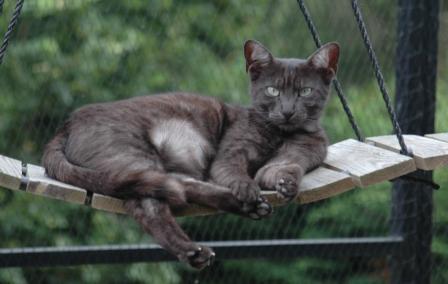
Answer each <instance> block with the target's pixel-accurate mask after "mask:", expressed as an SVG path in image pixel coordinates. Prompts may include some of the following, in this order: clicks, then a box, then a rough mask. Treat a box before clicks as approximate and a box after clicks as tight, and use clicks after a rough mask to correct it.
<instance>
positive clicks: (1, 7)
mask: <svg viewBox="0 0 448 284" xmlns="http://www.w3.org/2000/svg"><path fill="white" fill-rule="evenodd" d="M2 12H3V0H0V15H1V14H2Z"/></svg>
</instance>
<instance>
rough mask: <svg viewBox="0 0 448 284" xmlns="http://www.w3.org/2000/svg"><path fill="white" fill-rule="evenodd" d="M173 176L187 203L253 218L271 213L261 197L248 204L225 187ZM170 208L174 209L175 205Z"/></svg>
mask: <svg viewBox="0 0 448 284" xmlns="http://www.w3.org/2000/svg"><path fill="white" fill-rule="evenodd" d="M175 178H176V179H177V180H178V182H180V183H181V185H182V188H183V191H184V194H185V198H186V200H187V202H189V203H195V204H198V205H203V206H207V207H211V208H214V209H217V210H221V211H225V212H229V213H234V214H238V215H241V216H244V217H249V218H251V219H254V220H259V219H262V218H265V217H267V216H269V215H270V214H271V213H272V207H271V205H270V204H269V203H268V202H267V201H266V200H265V199H264V198H263V197H260V198H258V200H257V202H255V203H253V204H250V205H248V204H247V203H244V202H241V201H239V200H238V199H237V198H236V197H235V195H234V194H233V193H232V191H231V189H229V188H227V187H222V186H219V185H216V184H213V183H210V182H204V181H200V180H196V179H193V178H190V177H183V176H175ZM172 208H173V209H174V210H175V207H172Z"/></svg>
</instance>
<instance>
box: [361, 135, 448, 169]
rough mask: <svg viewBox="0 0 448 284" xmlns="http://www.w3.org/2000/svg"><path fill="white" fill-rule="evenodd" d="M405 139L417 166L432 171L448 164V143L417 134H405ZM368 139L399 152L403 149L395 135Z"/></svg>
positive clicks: (379, 145) (378, 145)
mask: <svg viewBox="0 0 448 284" xmlns="http://www.w3.org/2000/svg"><path fill="white" fill-rule="evenodd" d="M403 139H404V142H405V143H406V146H407V147H408V148H409V150H411V151H412V154H413V158H414V160H415V165H416V166H417V168H419V169H422V170H427V171H430V170H434V169H436V168H438V167H440V166H444V165H447V164H448V143H445V142H442V141H438V140H435V139H430V138H425V137H422V136H417V135H403ZM367 141H369V142H373V143H374V145H375V146H377V147H381V148H384V149H388V150H391V151H394V152H397V153H398V152H400V150H401V148H400V145H399V144H398V140H397V137H396V136H395V135H386V136H377V137H370V138H367Z"/></svg>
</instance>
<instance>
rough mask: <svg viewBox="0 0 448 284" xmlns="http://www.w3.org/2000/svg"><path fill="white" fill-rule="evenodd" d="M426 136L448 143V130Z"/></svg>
mask: <svg viewBox="0 0 448 284" xmlns="http://www.w3.org/2000/svg"><path fill="white" fill-rule="evenodd" d="M425 137H428V138H431V139H436V140H439V141H442V142H447V143H448V132H447V133H434V134H426V135H425Z"/></svg>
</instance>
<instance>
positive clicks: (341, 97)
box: [297, 0, 364, 141]
mask: <svg viewBox="0 0 448 284" xmlns="http://www.w3.org/2000/svg"><path fill="white" fill-rule="evenodd" d="M297 4H299V8H300V11H301V12H302V14H303V17H304V18H305V21H306V24H307V26H308V29H309V30H310V33H311V35H312V37H313V40H314V43H315V44H316V46H317V47H318V48H319V47H321V46H322V43H321V41H320V38H319V34H318V33H317V29H316V26H315V25H314V23H313V20H312V19H311V15H310V13H309V11H308V9H307V8H306V6H305V3H304V0H297ZM333 87H334V88H335V90H336V93H337V94H338V97H339V100H340V102H341V104H342V108H343V109H344V111H345V113H346V115H347V118H348V121H349V122H350V125H351V127H352V129H353V132H355V135H356V137H357V138H358V140H359V141H364V137H363V135H362V134H361V130H360V128H359V126H358V124H357V123H356V121H355V118H354V116H353V113H352V111H351V109H350V107H349V105H348V102H347V98H346V97H345V95H344V93H343V92H342V87H341V84H340V83H339V80H338V79H337V78H335V80H333Z"/></svg>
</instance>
